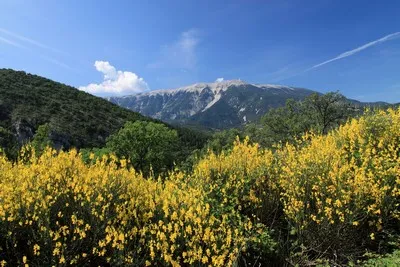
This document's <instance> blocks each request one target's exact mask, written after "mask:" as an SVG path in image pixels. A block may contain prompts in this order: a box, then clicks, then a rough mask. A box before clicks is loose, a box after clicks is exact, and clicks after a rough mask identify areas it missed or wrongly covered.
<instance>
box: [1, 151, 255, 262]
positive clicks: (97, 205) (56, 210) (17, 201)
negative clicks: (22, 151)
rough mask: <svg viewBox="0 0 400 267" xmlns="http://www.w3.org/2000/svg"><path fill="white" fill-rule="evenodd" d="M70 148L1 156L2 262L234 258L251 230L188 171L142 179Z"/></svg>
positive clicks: (106, 160)
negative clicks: (21, 157) (12, 158)
mask: <svg viewBox="0 0 400 267" xmlns="http://www.w3.org/2000/svg"><path fill="white" fill-rule="evenodd" d="M119 165H120V164H119V161H118V160H117V159H116V158H113V157H111V158H107V157H104V158H103V160H99V161H97V162H96V163H95V164H93V165H85V164H84V163H83V161H82V159H81V157H80V155H79V154H78V153H77V152H76V151H74V150H72V151H69V152H59V153H56V152H55V151H53V150H50V149H48V150H46V151H45V153H44V154H43V155H42V156H41V157H39V158H37V157H35V156H33V157H31V158H30V159H29V160H28V161H19V162H16V163H12V162H9V161H8V160H7V159H5V158H4V157H1V158H0V261H1V262H2V264H3V265H5V266H16V265H25V266H51V265H58V266H63V265H79V266H82V265H90V266H92V265H95V266H98V265H100V266H103V265H109V264H111V265H112V266H116V265H117V266H144V265H147V266H159V265H172V266H181V265H194V264H196V265H204V266H229V265H233V264H234V263H235V262H236V260H237V258H238V255H239V254H240V251H241V250H242V249H243V248H245V247H246V244H247V242H248V240H249V239H250V237H251V236H252V235H251V234H250V232H251V231H252V229H253V228H252V225H251V222H250V221H249V220H245V219H242V216H240V215H239V214H238V213H237V212H235V210H233V209H232V210H230V211H229V212H228V210H224V209H222V208H220V207H219V206H211V205H212V203H211V202H210V201H208V200H207V198H206V197H207V193H206V192H205V191H204V190H203V188H202V187H199V186H197V185H196V186H192V185H191V183H189V182H188V180H191V178H190V177H189V176H190V175H189V174H184V173H181V172H178V171H176V172H172V173H171V174H170V175H169V178H167V179H166V180H163V181H161V180H156V179H154V178H151V177H150V178H146V179H145V178H143V177H142V175H141V174H139V173H137V172H135V171H134V170H133V169H127V168H122V167H120V166H119Z"/></svg>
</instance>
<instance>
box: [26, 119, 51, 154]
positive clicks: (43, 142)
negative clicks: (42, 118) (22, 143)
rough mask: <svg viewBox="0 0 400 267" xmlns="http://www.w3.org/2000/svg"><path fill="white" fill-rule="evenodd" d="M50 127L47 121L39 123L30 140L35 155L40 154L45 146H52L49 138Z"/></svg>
mask: <svg viewBox="0 0 400 267" xmlns="http://www.w3.org/2000/svg"><path fill="white" fill-rule="evenodd" d="M50 133H51V128H50V125H49V124H48V123H46V124H43V125H40V126H39V127H38V129H37V131H36V134H35V135H34V137H33V140H32V143H31V144H32V147H33V149H34V150H35V153H36V155H41V154H42V153H43V151H44V150H45V148H46V147H49V146H50V147H51V146H53V142H52V141H51V139H50Z"/></svg>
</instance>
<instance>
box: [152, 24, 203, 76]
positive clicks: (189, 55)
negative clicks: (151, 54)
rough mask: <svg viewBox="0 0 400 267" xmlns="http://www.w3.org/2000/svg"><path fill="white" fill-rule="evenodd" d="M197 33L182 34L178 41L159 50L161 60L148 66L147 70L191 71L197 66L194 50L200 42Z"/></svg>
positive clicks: (194, 31) (193, 30) (189, 31)
mask: <svg viewBox="0 0 400 267" xmlns="http://www.w3.org/2000/svg"><path fill="white" fill-rule="evenodd" d="M199 35H200V34H199V31H198V30H196V29H190V30H188V31H185V32H182V33H181V35H180V36H179V38H178V40H176V41H175V42H174V43H172V44H169V45H165V46H163V47H162V49H161V59H160V60H159V61H156V62H154V63H151V64H149V65H148V67H149V68H181V69H186V70H187V69H193V68H195V67H196V64H197V55H196V50H197V47H198V44H199V42H200V37H199Z"/></svg>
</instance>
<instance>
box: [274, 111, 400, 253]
mask: <svg viewBox="0 0 400 267" xmlns="http://www.w3.org/2000/svg"><path fill="white" fill-rule="evenodd" d="M276 156H277V158H278V159H279V161H280V171H279V173H278V175H279V184H280V187H281V196H282V201H283V205H284V212H285V215H286V217H287V220H288V221H289V223H290V225H291V226H292V227H293V228H294V229H293V230H294V231H295V232H296V234H297V237H300V241H301V242H304V243H303V244H304V245H306V246H308V248H311V249H312V250H313V252H314V253H315V254H323V253H325V254H329V253H330V254H331V255H333V254H338V255H339V257H341V256H343V255H346V254H348V255H351V254H363V253H364V252H365V250H364V249H365V248H366V246H367V247H368V246H369V247H373V246H375V245H376V244H378V243H377V240H375V239H377V237H380V240H385V238H386V241H385V242H386V245H387V244H388V240H387V237H388V234H392V233H393V231H398V229H397V230H396V228H398V226H399V225H400V221H399V219H400V217H399V214H400V213H399V212H400V210H399V204H400V191H399V190H400V110H388V111H378V112H376V113H369V114H367V115H365V116H364V117H362V118H360V119H354V120H352V121H351V122H349V123H347V124H345V125H343V126H341V127H340V128H339V129H337V130H335V131H332V132H331V133H329V134H328V135H326V136H319V135H305V136H304V137H303V141H300V142H299V143H298V144H295V145H291V144H287V145H286V146H284V148H283V149H282V150H280V151H278V152H277V153H276ZM397 234H399V233H398V232H397Z"/></svg>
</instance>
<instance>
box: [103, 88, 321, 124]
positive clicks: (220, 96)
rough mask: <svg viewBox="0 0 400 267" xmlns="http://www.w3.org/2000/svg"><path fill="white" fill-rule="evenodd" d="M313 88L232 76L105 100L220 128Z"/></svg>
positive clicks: (256, 115) (249, 118)
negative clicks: (223, 79)
mask: <svg viewBox="0 0 400 267" xmlns="http://www.w3.org/2000/svg"><path fill="white" fill-rule="evenodd" d="M313 92H314V91H311V90H307V89H303V88H295V87H289V86H280V85H269V84H265V85H262V84H261V85H256V84H247V83H245V82H243V81H240V80H231V81H223V82H215V83H198V84H194V85H190V86H187V87H182V88H178V89H170V90H157V91H152V92H149V93H142V94H137V95H131V96H125V97H111V98H109V99H108V100H110V101H111V102H113V103H116V104H118V105H120V106H122V107H125V108H129V109H131V110H134V111H137V112H140V113H141V114H144V115H146V116H151V117H153V118H157V119H160V120H163V121H167V122H174V123H185V124H194V125H196V124H198V125H202V126H205V127H209V128H217V129H223V128H231V127H237V126H240V125H241V124H245V123H248V122H251V121H255V120H257V119H258V118H259V117H260V116H261V115H262V114H264V113H265V112H267V111H268V110H269V109H270V108H274V107H278V106H282V105H284V104H285V102H286V100H287V99H289V98H293V99H296V100H300V99H304V98H305V97H306V96H308V95H310V94H312V93H313Z"/></svg>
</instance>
